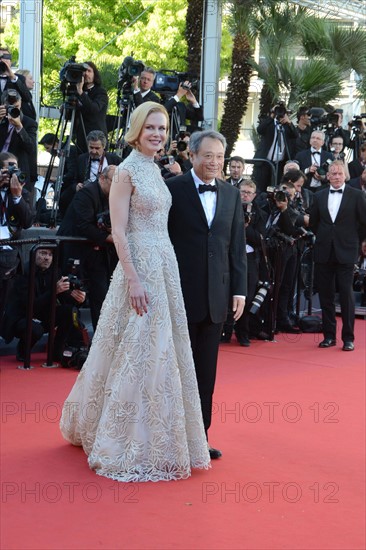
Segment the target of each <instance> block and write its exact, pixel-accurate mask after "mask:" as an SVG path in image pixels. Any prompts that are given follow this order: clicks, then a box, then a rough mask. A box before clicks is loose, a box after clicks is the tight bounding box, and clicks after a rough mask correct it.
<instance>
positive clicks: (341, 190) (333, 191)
mask: <svg viewBox="0 0 366 550" xmlns="http://www.w3.org/2000/svg"><path fill="white" fill-rule="evenodd" d="M330 192H331V193H340V194H342V193H343V189H330Z"/></svg>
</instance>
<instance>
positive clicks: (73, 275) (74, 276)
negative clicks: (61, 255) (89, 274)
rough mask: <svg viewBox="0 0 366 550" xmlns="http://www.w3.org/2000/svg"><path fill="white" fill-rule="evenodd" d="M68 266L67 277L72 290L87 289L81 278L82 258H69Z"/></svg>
mask: <svg viewBox="0 0 366 550" xmlns="http://www.w3.org/2000/svg"><path fill="white" fill-rule="evenodd" d="M67 268H68V274H67V278H68V281H69V283H70V290H85V288H84V283H83V281H82V280H81V279H80V260H77V259H74V258H69V259H68V260H67Z"/></svg>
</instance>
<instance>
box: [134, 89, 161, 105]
mask: <svg viewBox="0 0 366 550" xmlns="http://www.w3.org/2000/svg"><path fill="white" fill-rule="evenodd" d="M146 101H153V102H154V103H161V101H160V97H159V96H157V95H156V94H155V93H154V92H153V91H152V90H149V93H147V94H146V95H145V96H144V97H142V95H141V92H136V93H135V94H133V102H134V104H135V107H138V106H139V105H141V104H142V103H146Z"/></svg>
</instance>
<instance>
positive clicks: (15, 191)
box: [10, 174, 24, 198]
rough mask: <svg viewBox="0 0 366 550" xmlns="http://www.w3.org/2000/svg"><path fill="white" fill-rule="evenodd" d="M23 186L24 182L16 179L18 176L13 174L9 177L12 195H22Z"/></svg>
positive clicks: (15, 196)
mask: <svg viewBox="0 0 366 550" xmlns="http://www.w3.org/2000/svg"><path fill="white" fill-rule="evenodd" d="M23 186H24V184H23V185H22V184H21V183H20V181H19V180H18V177H17V176H16V175H15V174H13V175H12V176H11V179H10V193H11V195H12V197H14V198H20V197H21V196H22V189H23Z"/></svg>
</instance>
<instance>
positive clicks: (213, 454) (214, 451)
mask: <svg viewBox="0 0 366 550" xmlns="http://www.w3.org/2000/svg"><path fill="white" fill-rule="evenodd" d="M208 452H209V453H210V458H211V460H216V458H220V457H221V456H222V452H221V451H219V449H213V448H212V447H209V448H208Z"/></svg>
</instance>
